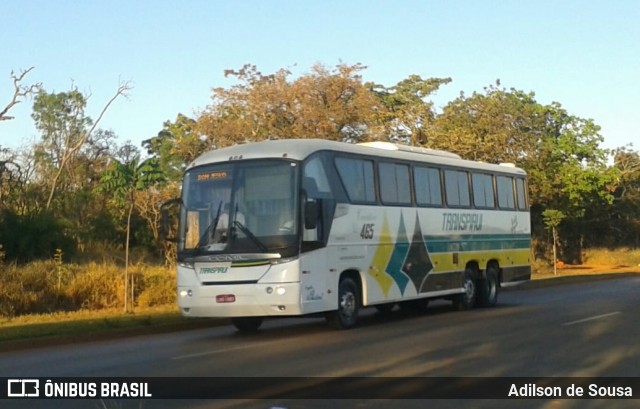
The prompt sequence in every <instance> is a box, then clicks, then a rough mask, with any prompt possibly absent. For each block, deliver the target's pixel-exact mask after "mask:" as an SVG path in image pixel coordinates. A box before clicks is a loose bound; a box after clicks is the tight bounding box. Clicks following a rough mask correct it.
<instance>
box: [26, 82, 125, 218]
mask: <svg viewBox="0 0 640 409" xmlns="http://www.w3.org/2000/svg"><path fill="white" fill-rule="evenodd" d="M130 89H131V87H130V85H129V84H128V83H121V84H120V85H119V86H118V89H117V91H116V93H115V94H114V95H113V96H112V97H111V99H109V101H107V103H106V104H105V105H104V107H103V108H102V110H101V111H100V114H99V115H98V118H97V119H96V120H95V121H94V120H92V119H91V118H90V117H89V116H87V115H86V114H85V109H86V106H87V99H88V97H87V96H85V95H84V94H82V93H81V92H80V91H78V89H77V88H76V87H74V88H73V89H72V90H70V91H68V92H60V93H57V94H56V93H47V92H45V91H44V90H41V91H40V92H39V93H38V95H37V96H36V98H35V101H34V104H33V114H32V117H33V119H34V121H35V125H36V129H38V131H40V132H41V135H42V139H41V142H40V143H39V144H38V146H37V148H36V149H37V151H38V157H39V159H40V161H41V162H42V164H43V166H46V167H48V169H47V170H48V171H44V172H43V173H45V174H47V175H49V174H53V176H52V177H49V176H47V181H48V184H49V194H48V197H47V200H46V203H45V206H44V208H45V209H49V208H50V207H51V203H52V201H53V197H54V194H55V192H56V189H57V188H58V185H59V183H60V179H61V178H62V176H63V174H64V173H65V172H68V171H69V164H70V162H72V161H73V159H74V158H76V157H77V155H78V154H79V152H80V151H81V150H82V148H83V147H84V146H85V145H86V144H87V142H88V141H89V139H90V138H91V137H92V136H93V135H94V132H96V130H97V126H98V124H99V123H100V121H101V120H102V118H103V117H104V115H105V113H106V112H107V110H108V109H109V107H110V106H111V104H113V102H114V101H115V100H116V99H117V98H118V97H120V96H126V93H127V92H128V91H129V90H130Z"/></svg>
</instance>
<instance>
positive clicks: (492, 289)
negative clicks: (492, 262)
mask: <svg viewBox="0 0 640 409" xmlns="http://www.w3.org/2000/svg"><path fill="white" fill-rule="evenodd" d="M485 276H486V277H485V278H483V279H482V280H479V281H478V304H479V305H480V306H481V307H493V306H494V305H496V304H497V303H498V287H499V286H498V272H497V271H496V268H495V267H494V266H490V267H489V268H487V272H486V273H485Z"/></svg>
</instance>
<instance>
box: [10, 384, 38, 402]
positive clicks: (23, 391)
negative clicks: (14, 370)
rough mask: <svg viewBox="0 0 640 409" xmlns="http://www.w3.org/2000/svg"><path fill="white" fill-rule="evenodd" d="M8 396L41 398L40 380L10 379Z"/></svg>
mask: <svg viewBox="0 0 640 409" xmlns="http://www.w3.org/2000/svg"><path fill="white" fill-rule="evenodd" d="M7 396H8V397H9V398H37V397H39V396H40V380H38V379H9V380H7Z"/></svg>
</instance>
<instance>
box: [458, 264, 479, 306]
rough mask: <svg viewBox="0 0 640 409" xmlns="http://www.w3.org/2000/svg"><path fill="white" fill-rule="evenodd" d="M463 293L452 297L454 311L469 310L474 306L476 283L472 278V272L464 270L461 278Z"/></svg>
mask: <svg viewBox="0 0 640 409" xmlns="http://www.w3.org/2000/svg"><path fill="white" fill-rule="evenodd" d="M463 280H464V281H463V288H464V292H463V293H462V294H456V295H455V296H454V297H453V307H454V308H455V309H456V310H459V311H462V310H469V309H471V308H473V307H474V306H475V304H476V281H475V280H474V278H473V271H471V270H470V269H466V270H465V271H464V278H463Z"/></svg>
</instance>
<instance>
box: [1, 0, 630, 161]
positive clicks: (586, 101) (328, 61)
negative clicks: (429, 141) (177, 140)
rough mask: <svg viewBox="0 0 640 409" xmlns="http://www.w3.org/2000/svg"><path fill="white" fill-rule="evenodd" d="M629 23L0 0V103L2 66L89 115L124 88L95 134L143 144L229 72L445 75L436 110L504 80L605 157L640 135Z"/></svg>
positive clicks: (305, 7)
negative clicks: (76, 98)
mask: <svg viewBox="0 0 640 409" xmlns="http://www.w3.org/2000/svg"><path fill="white" fill-rule="evenodd" d="M639 21H640V1H637V0H608V1H601V0H580V1H578V0H576V1H573V0H564V1H563V0H534V1H522V0H502V1H498V0H494V1H490V0H441V1H440V0H422V1H417V0H416V1H409V0H394V1H392V0H388V1H378V0H352V1H349V0H315V1H304V0H260V1H259V0H226V1H222V0H180V1H178V0H171V1H170V0H75V1H74V0H56V1H52V0H0V38H2V41H1V46H0V109H2V108H4V106H5V105H6V104H7V103H8V102H9V100H10V99H11V97H12V95H13V84H12V82H11V78H10V74H11V71H12V70H13V71H15V72H19V71H20V70H24V69H27V68H29V67H35V68H34V69H33V71H31V72H30V73H29V74H28V75H27V77H26V78H25V81H24V84H27V85H28V84H31V83H35V82H41V83H42V85H43V87H44V89H45V90H46V91H47V92H64V91H68V90H70V89H71V88H72V87H74V86H75V87H77V88H78V89H79V90H80V91H82V92H83V93H85V94H90V95H91V96H90V99H89V103H88V108H87V113H88V115H89V116H91V117H92V118H94V119H95V118H97V116H98V114H99V112H100V110H101V109H102V107H103V106H104V105H105V104H106V102H107V101H108V100H109V99H110V98H111V97H112V96H113V95H114V94H115V91H116V89H117V87H118V84H119V83H120V82H121V81H129V82H130V84H131V85H132V86H133V89H132V90H131V91H130V92H129V95H128V98H127V99H118V100H117V101H116V102H115V103H114V105H113V106H112V107H111V108H110V109H109V111H108V112H107V114H106V116H105V117H104V118H103V120H102V122H101V123H100V127H101V128H103V129H111V130H113V131H114V132H115V134H116V135H117V137H118V142H119V143H124V142H125V141H131V142H132V143H134V144H135V145H137V146H140V143H141V141H143V140H144V139H147V138H150V137H152V136H155V135H157V133H158V132H159V131H160V130H161V129H162V126H163V123H164V122H165V121H174V120H175V119H176V116H177V114H178V113H182V114H185V115H187V116H191V117H195V116H196V115H197V113H198V112H199V111H201V110H203V109H204V108H205V107H206V106H207V105H208V104H209V103H210V101H211V90H212V88H215V87H229V86H231V85H233V84H234V82H233V80H232V79H231V78H225V77H224V70H225V69H238V68H241V67H242V66H243V65H244V64H255V65H256V66H257V67H258V69H259V70H260V71H261V72H263V73H265V74H267V73H273V72H275V71H277V70H279V69H281V68H288V69H290V70H291V71H292V73H293V75H294V76H296V75H303V74H305V73H308V72H309V71H310V69H311V67H312V66H313V65H314V64H316V63H321V64H323V65H325V66H327V67H334V66H335V65H336V64H339V63H345V64H355V63H362V64H364V65H366V66H367V69H366V70H365V71H364V72H363V73H362V75H363V77H364V80H365V81H374V82H376V83H379V84H383V85H385V86H392V85H394V84H396V83H397V82H399V81H401V80H403V79H405V78H407V77H408V76H409V75H412V74H417V75H420V76H422V77H423V78H429V77H451V78H452V82H451V83H449V84H447V85H444V86H443V87H441V88H440V90H439V91H438V92H437V94H436V95H434V97H433V98H432V100H433V101H434V103H435V106H436V108H437V109H441V108H442V107H443V106H445V105H446V104H447V103H448V102H450V101H452V100H453V99H455V98H456V97H457V96H459V95H460V92H461V91H462V92H464V93H465V94H467V95H470V94H471V93H472V92H474V91H477V92H482V91H483V88H484V87H486V86H488V85H490V84H494V83H495V81H496V79H500V82H501V84H502V86H504V87H506V88H507V89H509V88H515V89H518V90H522V91H525V92H534V93H535V95H536V99H537V101H538V102H539V103H541V104H549V103H551V102H553V101H556V102H559V103H560V104H561V105H562V106H563V107H564V108H565V109H566V110H567V111H568V112H569V113H570V114H572V115H575V116H578V117H581V118H590V119H593V120H594V122H595V123H596V124H597V125H599V126H601V127H602V129H601V135H602V136H603V137H604V143H603V147H605V148H609V149H613V148H617V147H621V146H624V145H626V144H628V143H631V142H634V140H636V139H638V136H640V114H639V113H638V108H639V103H638V100H639V97H640V78H639V76H640V24H639V23H638V22H639ZM32 103H33V101H32V100H26V101H24V102H23V103H21V104H20V105H18V106H16V107H14V108H13V109H12V110H11V111H10V112H9V114H10V115H13V116H15V119H14V120H12V121H2V122H0V146H3V147H9V148H12V149H18V148H20V147H26V146H28V145H30V144H32V143H33V142H35V141H37V140H38V133H37V132H36V130H35V127H34V125H33V120H32V118H31V106H32ZM638 146H640V145H639V144H638V143H636V144H635V145H634V149H636V150H637V149H638Z"/></svg>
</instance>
